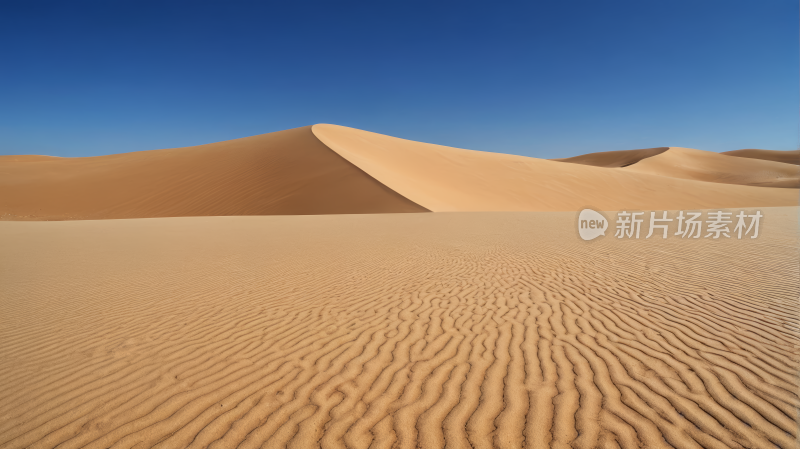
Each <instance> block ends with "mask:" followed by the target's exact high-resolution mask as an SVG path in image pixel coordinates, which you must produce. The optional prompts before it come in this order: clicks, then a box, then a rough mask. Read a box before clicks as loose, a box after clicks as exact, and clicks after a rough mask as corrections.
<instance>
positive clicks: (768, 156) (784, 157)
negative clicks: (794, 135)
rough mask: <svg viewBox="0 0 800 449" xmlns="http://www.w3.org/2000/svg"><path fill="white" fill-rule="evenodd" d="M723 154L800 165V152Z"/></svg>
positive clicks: (757, 151) (761, 151)
mask: <svg viewBox="0 0 800 449" xmlns="http://www.w3.org/2000/svg"><path fill="white" fill-rule="evenodd" d="M722 154H727V155H728V156H736V157H746V158H750V159H763V160H765V161H775V162H783V163H784V164H794V165H800V150H793V151H775V150H757V149H747V150H734V151H725V152H723V153H722Z"/></svg>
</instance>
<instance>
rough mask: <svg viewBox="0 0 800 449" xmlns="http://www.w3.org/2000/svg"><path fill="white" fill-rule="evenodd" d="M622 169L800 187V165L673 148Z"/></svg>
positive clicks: (698, 179)
mask: <svg viewBox="0 0 800 449" xmlns="http://www.w3.org/2000/svg"><path fill="white" fill-rule="evenodd" d="M622 170H625V171H628V172H635V173H644V174H651V175H661V176H669V177H672V178H682V179H693V180H697V181H707V182H721V183H725V184H741V185H749V186H762V187H787V188H792V189H797V188H800V166H797V165H793V164H786V163H783V162H775V161H769V160H762V159H750V158H742V157H731V156H728V155H725V154H719V153H714V152H711V151H700V150H694V149H691V148H677V147H671V148H670V149H669V150H667V151H665V152H663V153H661V154H658V155H656V156H653V157H649V158H647V159H644V160H641V161H639V162H637V163H635V164H633V165H631V166H629V167H625V168H623V169H622Z"/></svg>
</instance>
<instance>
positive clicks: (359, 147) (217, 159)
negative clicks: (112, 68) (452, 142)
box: [0, 125, 800, 220]
mask: <svg viewBox="0 0 800 449" xmlns="http://www.w3.org/2000/svg"><path fill="white" fill-rule="evenodd" d="M661 150H662V149H658V148H656V149H650V150H635V152H634V153H635V154H637V155H638V156H636V157H641V156H642V155H643V154H645V153H646V154H650V153H653V154H655V153H656V152H660V151H661ZM677 151H684V150H680V149H672V150H669V151H667V152H664V153H661V154H657V155H650V157H648V158H646V159H644V160H641V161H640V162H638V163H636V164H634V165H631V166H629V167H626V168H623V169H609V168H606V167H596V166H591V165H583V164H579V163H576V164H567V163H564V162H558V161H548V160H542V159H535V158H530V157H523V156H513V155H507V154H497V153H486V152H480V151H470V150H462V149H458V148H451V147H445V146H440V145H432V144H426V143H420V142H413V141H409V140H404V139H398V138H395V137H389V136H384V135H381V134H375V133H371V132H367V131H360V130H357V129H352V128H346V127H341V126H335V125H314V126H313V127H306V128H297V129H293V130H288V131H281V132H277V133H271V134H264V135H260V136H254V137H247V138H243V139H237V140H231V141H227V142H219V143H214V144H209V145H201V146H197V147H188V148H176V149H169V150H154V151H141V152H136V153H126V154H116V155H111V156H100V157H90V158H54V157H46V156H3V157H0V173H2V176H0V219H4V220H69V219H105V218H148V217H180V216H208V215H297V214H303V215H306V214H357V213H397V212H424V211H434V212H443V211H447V212H452V211H570V210H573V211H574V210H579V209H582V208H584V207H586V206H592V207H594V208H596V209H605V210H617V209H624V208H633V209H648V208H655V209H692V208H712V207H749V206H789V205H796V204H797V192H796V191H788V190H786V189H777V188H770V189H765V188H763V187H762V188H755V187H750V186H737V185H721V184H713V183H708V182H700V181H709V180H714V181H717V182H729V183H733V184H748V185H753V186H772V187H795V188H796V187H800V184H798V176H797V173H796V170H795V169H794V168H793V167H794V166H791V167H792V168H791V169H787V168H786V167H787V166H786V164H778V165H776V164H777V163H773V162H766V161H755V160H751V159H742V158H730V157H727V156H719V155H716V156H719V157H720V158H723V159H725V158H727V159H730V161H728V162H727V165H724V167H723V166H722V165H719V163H720V160H721V159H720V160H716V159H714V160H711V159H709V158H693V159H692V160H691V161H690V162H691V164H697V167H684V168H680V169H675V168H674V167H672V166H671V165H670V163H671V162H670V163H664V164H660V165H659V164H656V163H655V162H653V163H652V164H651V163H650V161H664V160H669V161H671V159H670V158H674V156H675V153H676V152H677ZM686 151H691V150H686ZM637 152H638V153H637ZM648 152H649V153H648ZM618 153H620V154H622V153H625V154H628V156H625V158H627V159H625V160H633V159H631V157H632V156H630V154H634V153H630V152H627V153H626V152H618ZM699 153H702V154H706V153H705V152H699ZM699 153H698V154H699ZM589 156H592V155H589ZM681 158H683V159H681V161H685V160H688V159H687V158H688V156H681ZM623 159H624V158H622V159H620V157H617V159H614V161H616V162H613V161H612V159H608V158H607V159H606V162H607V163H609V164H612V162H613V164H616V163H619V161H621V160H623ZM610 161H612V162H610ZM681 161H679V162H681ZM731 161H733V162H731ZM744 161H746V162H744ZM735 162H738V164H737V163H735ZM681 163H682V162H681ZM613 164H612V165H613ZM643 164H644V165H643ZM703 164H705V165H703ZM673 165H674V164H673ZM646 167H655V168H652V169H650V170H647V169H645V168H646ZM753 167H756V168H755V169H754V168H753ZM754 170H755V171H754ZM793 170H794V171H793ZM698 180H699V181H698Z"/></svg>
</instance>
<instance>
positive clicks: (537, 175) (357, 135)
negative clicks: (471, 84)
mask: <svg viewBox="0 0 800 449" xmlns="http://www.w3.org/2000/svg"><path fill="white" fill-rule="evenodd" d="M312 131H313V132H314V134H315V135H316V136H317V137H318V138H319V139H320V140H321V141H322V142H323V143H325V144H326V145H327V146H328V147H330V148H331V149H333V150H334V151H336V152H337V153H339V154H340V155H341V156H342V157H344V158H345V159H347V160H348V161H350V162H352V163H353V164H354V165H356V166H357V167H359V168H361V169H362V170H364V171H365V172H366V173H368V174H369V175H371V176H372V177H373V178H375V179H378V180H380V181H381V182H382V183H383V184H385V185H386V186H387V187H389V188H391V189H392V190H394V191H395V192H397V193H399V194H401V195H403V196H404V197H406V198H408V199H409V200H411V201H413V202H415V203H416V204H419V205H420V206H422V207H425V208H426V209H429V210H431V211H434V212H445V211H524V210H527V211H569V210H572V211H574V210H580V209H582V208H584V207H586V206H587V205H591V206H593V207H594V208H595V209H603V210H621V209H624V208H629V209H631V208H632V209H697V208H713V207H748V206H794V205H797V198H798V193H797V191H794V190H789V189H778V188H763V187H758V188H757V187H750V186H738V185H726V184H716V183H709V182H702V181H697V180H688V179H680V178H669V177H664V176H660V174H659V175H653V174H650V173H637V172H633V171H627V170H626V169H608V168H603V167H593V166H587V165H581V164H568V163H564V162H558V161H550V160H543V159H535V158H530V157H523V156H513V155H508V154H497V153H485V152H480V151H470V150H462V149H458V148H451V147H445V146H441V145H433V144H427V143H420V142H413V141H409V140H404V139H398V138H396V137H390V136H385V135H382V134H376V133H371V132H368V131H361V130H357V129H353V128H346V127H343V126H336V125H314V126H313V127H312ZM654 157H658V156H654ZM649 159H652V158H648V159H645V160H644V161H647V160H649ZM731 159H733V160H737V159H734V158H731Z"/></svg>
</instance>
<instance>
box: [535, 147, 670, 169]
mask: <svg viewBox="0 0 800 449" xmlns="http://www.w3.org/2000/svg"><path fill="white" fill-rule="evenodd" d="M668 149H669V147H658V148H645V149H642V150H622V151H604V152H601V153H589V154H582V155H580V156H573V157H567V158H563V159H550V160H551V161H559V162H570V163H572V164H583V165H593V166H595V167H627V166H628V165H631V164H635V163H637V162H639V161H641V160H642V159H646V158H648V157H652V156H655V155H657V154H661V153H663V152H665V151H667V150H668Z"/></svg>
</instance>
